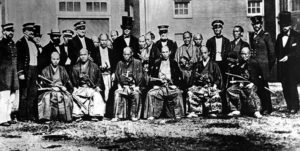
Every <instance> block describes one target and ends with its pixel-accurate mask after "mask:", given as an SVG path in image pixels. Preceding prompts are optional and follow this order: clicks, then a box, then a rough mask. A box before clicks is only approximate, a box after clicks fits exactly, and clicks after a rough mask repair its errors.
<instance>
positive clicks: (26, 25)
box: [23, 23, 34, 30]
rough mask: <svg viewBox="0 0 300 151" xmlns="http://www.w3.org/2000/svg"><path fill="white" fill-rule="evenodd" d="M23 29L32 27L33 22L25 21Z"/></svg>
mask: <svg viewBox="0 0 300 151" xmlns="http://www.w3.org/2000/svg"><path fill="white" fill-rule="evenodd" d="M23 29H32V30H33V29H34V23H25V24H23Z"/></svg>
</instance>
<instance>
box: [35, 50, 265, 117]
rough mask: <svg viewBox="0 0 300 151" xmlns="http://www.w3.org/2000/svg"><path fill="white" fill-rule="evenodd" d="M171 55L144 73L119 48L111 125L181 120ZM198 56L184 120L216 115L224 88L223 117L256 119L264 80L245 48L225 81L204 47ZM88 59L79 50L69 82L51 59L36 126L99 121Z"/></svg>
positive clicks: (94, 69) (98, 93)
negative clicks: (124, 121)
mask: <svg viewBox="0 0 300 151" xmlns="http://www.w3.org/2000/svg"><path fill="white" fill-rule="evenodd" d="M170 53H171V51H170V50H169V48H168V47H163V48H162V52H161V58H160V59H159V60H156V62H155V63H154V65H153V66H151V67H149V71H148V72H147V71H145V70H143V67H142V63H141V61H140V60H137V59H135V58H133V57H132V54H133V52H132V50H131V48H130V47H126V48H124V50H123V57H124V58H123V60H122V61H120V62H119V63H118V64H117V67H116V70H115V77H116V82H115V84H116V85H117V89H116V90H115V93H114V94H115V95H114V118H113V119H112V121H118V120H119V119H131V120H133V121H136V120H138V119H140V118H144V119H149V120H153V119H155V118H159V117H165V118H174V119H180V118H181V117H184V116H185V115H186V112H185V109H184V106H185V104H184V101H183V100H184V98H183V96H182V93H183V90H182V89H181V86H182V85H181V81H182V73H181V72H180V69H179V66H178V63H177V62H176V61H174V60H172V59H169V56H170ZM201 54H202V56H201V57H202V58H201V61H199V62H197V63H195V65H194V67H193V70H192V76H191V80H190V84H189V86H190V88H189V89H188V92H187V94H188V98H187V103H186V106H187V107H186V108H187V112H188V113H189V114H188V117H197V116H198V115H199V114H202V115H204V116H210V117H216V116H217V115H219V114H220V113H221V112H222V105H223V104H222V100H221V98H220V96H219V93H220V92H221V90H222V87H224V86H225V87H226V89H225V90H226V102H227V103H226V104H228V107H229V109H230V113H229V114H227V115H228V116H239V115H240V114H241V113H243V114H249V115H252V116H254V117H257V118H260V117H261V114H260V112H259V111H260V99H261V97H259V95H258V94H257V93H256V91H257V90H258V91H264V90H265V89H264V86H263V85H262V84H261V83H263V82H264V79H263V75H262V71H261V68H260V67H259V64H258V63H257V62H256V61H255V60H253V59H251V58H250V50H249V48H248V47H244V48H243V49H242V50H241V53H240V55H241V57H240V58H241V59H240V60H237V61H233V62H231V64H230V63H229V67H230V70H229V71H230V72H228V73H227V76H228V77H226V79H227V80H226V81H225V80H224V78H223V77H222V74H221V72H220V69H219V67H218V65H217V64H216V63H215V62H214V61H212V60H211V59H210V57H209V54H210V52H209V51H208V49H207V47H205V46H203V47H201ZM89 58H90V57H89V52H88V50H86V49H82V50H80V57H79V59H78V62H77V64H76V65H75V66H73V71H72V75H70V77H69V76H68V74H67V72H66V70H65V69H64V68H63V67H61V66H59V65H58V62H59V54H58V53H56V52H53V53H52V54H51V62H52V63H51V65H49V66H48V67H46V68H45V69H44V70H43V72H42V76H39V77H40V78H41V79H42V82H41V85H40V86H41V88H40V90H44V91H40V92H41V93H40V96H39V108H38V109H39V119H40V120H41V121H44V122H48V121H50V120H61V121H71V120H72V117H73V119H75V120H76V121H80V120H81V119H82V118H86V117H87V118H89V119H91V120H93V121H98V120H101V118H103V116H104V113H105V109H106V102H105V101H104V99H103V98H104V93H103V92H104V84H103V78H102V74H101V71H100V69H99V67H98V66H97V65H96V64H94V63H93V62H92V61H91V60H90V59H89ZM237 58H239V57H237ZM224 81H225V82H224ZM42 86H43V87H42ZM45 86H46V88H45ZM145 90H146V91H145ZM70 92H72V93H70ZM143 93H145V94H143ZM143 96H145V97H143ZM143 98H145V99H143Z"/></svg>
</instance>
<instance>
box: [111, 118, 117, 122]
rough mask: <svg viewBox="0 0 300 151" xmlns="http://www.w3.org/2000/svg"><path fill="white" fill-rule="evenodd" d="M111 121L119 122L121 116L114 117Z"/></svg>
mask: <svg viewBox="0 0 300 151" xmlns="http://www.w3.org/2000/svg"><path fill="white" fill-rule="evenodd" d="M111 121H112V122H117V121H119V118H113V119H111Z"/></svg>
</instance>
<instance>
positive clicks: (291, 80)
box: [275, 11, 300, 114]
mask: <svg viewBox="0 0 300 151" xmlns="http://www.w3.org/2000/svg"><path fill="white" fill-rule="evenodd" d="M291 24H292V20H291V13H290V12H286V11H283V12H280V13H279V25H280V28H281V32H280V34H279V35H278V36H277V40H276V44H275V52H276V58H277V66H278V79H279V81H280V82H281V83H282V88H283V94H284V98H285V100H286V104H287V109H288V111H289V112H290V113H292V114H295V113H297V111H298V110H299V96H298V91H297V84H298V83H299V76H300V74H299V72H300V66H299V63H300V62H299V59H300V34H299V33H297V32H296V31H294V30H293V29H292V28H291Z"/></svg>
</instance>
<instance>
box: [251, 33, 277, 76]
mask: <svg viewBox="0 0 300 151" xmlns="http://www.w3.org/2000/svg"><path fill="white" fill-rule="evenodd" d="M249 36H250V37H249V38H250V47H251V50H252V56H253V58H254V59H256V60H257V61H258V62H259V63H260V65H261V67H262V70H263V74H264V76H265V77H266V78H267V79H270V72H271V69H272V67H273V66H274V63H275V51H274V44H273V42H272V38H271V35H270V33H268V32H266V31H263V30H261V31H259V33H258V34H257V36H256V37H254V36H255V34H254V33H250V35H249Z"/></svg>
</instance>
